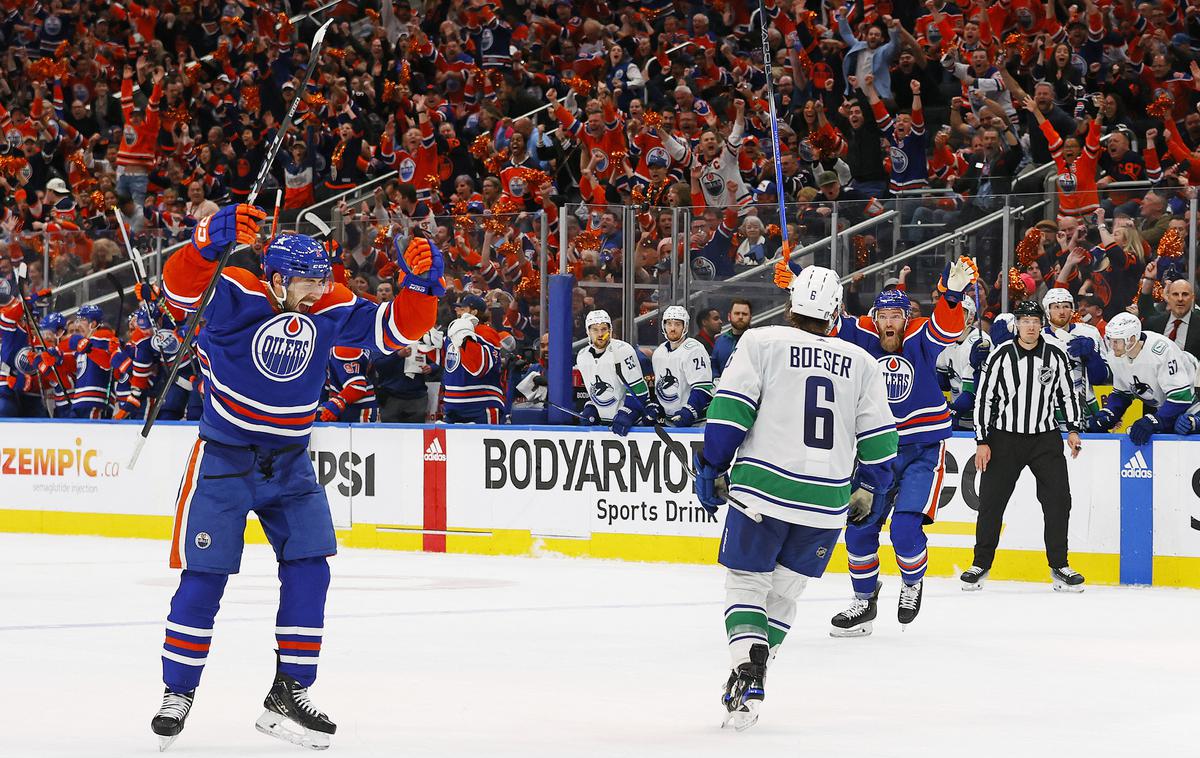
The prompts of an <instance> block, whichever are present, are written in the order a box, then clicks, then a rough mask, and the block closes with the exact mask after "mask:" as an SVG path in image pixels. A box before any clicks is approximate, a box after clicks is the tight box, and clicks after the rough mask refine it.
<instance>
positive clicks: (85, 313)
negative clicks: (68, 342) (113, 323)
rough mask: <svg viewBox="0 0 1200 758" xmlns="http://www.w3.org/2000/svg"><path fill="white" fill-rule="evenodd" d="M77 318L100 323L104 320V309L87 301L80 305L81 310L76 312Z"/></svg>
mask: <svg viewBox="0 0 1200 758" xmlns="http://www.w3.org/2000/svg"><path fill="white" fill-rule="evenodd" d="M75 316H76V318H81V319H84V320H85V321H95V322H96V323H99V322H101V321H103V320H104V311H102V310H101V309H100V306H98V305H92V304H91V303H85V304H84V305H81V306H79V310H78V311H76V312H75Z"/></svg>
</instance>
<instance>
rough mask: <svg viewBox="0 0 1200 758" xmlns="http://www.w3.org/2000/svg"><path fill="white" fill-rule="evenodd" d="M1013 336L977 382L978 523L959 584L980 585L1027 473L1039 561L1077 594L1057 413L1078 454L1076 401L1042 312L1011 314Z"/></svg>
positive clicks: (1030, 306)
mask: <svg viewBox="0 0 1200 758" xmlns="http://www.w3.org/2000/svg"><path fill="white" fill-rule="evenodd" d="M1013 316H1014V320H1015V322H1016V330H1017V336H1016V339H1014V340H1013V341H1012V342H1007V343H1005V344H1003V345H1001V346H999V347H997V348H996V349H995V350H993V351H992V353H991V355H989V356H988V359H987V361H986V362H985V363H984V364H983V366H982V374H983V376H982V379H981V380H980V381H978V382H976V388H977V394H976V397H975V442H976V443H977V445H978V447H977V448H976V451H975V466H976V468H978V469H979V471H980V472H981V478H980V482H979V519H978V521H977V523H976V525H975V560H974V563H973V565H972V566H971V568H969V569H967V570H966V571H964V572H963V574H962V576H961V577H960V578H961V579H962V582H963V589H964V590H978V589H981V588H982V586H983V581H984V579H985V578H986V577H987V574H988V571H989V570H990V569H991V567H992V561H993V559H994V558H995V557H996V546H997V545H998V544H999V543H1000V526H1001V523H1002V521H1003V518H1004V509H1005V508H1006V507H1008V500H1009V498H1010V497H1011V496H1012V492H1013V488H1014V487H1015V486H1016V484H1017V478H1018V477H1019V476H1020V475H1021V471H1022V470H1023V469H1025V468H1026V467H1028V468H1029V470H1030V471H1031V472H1033V476H1034V478H1035V479H1037V497H1038V500H1039V501H1040V502H1041V504H1042V513H1043V514H1044V515H1045V518H1046V531H1045V536H1046V559H1047V560H1048V561H1049V563H1050V578H1051V579H1052V580H1053V582H1054V588H1055V589H1056V590H1065V591H1072V592H1082V591H1083V587H1082V585H1083V575H1082V574H1080V573H1078V572H1077V571H1073V570H1072V569H1071V567H1070V566H1068V565H1067V522H1068V519H1069V517H1070V513H1071V485H1070V482H1069V480H1068V479H1067V459H1066V457H1065V456H1064V455H1063V445H1062V433H1061V432H1060V431H1059V421H1058V420H1056V418H1055V411H1056V410H1057V411H1060V418H1061V419H1063V420H1064V422H1065V424H1066V428H1067V430H1068V434H1067V445H1068V447H1070V448H1071V457H1072V458H1074V457H1076V456H1078V455H1079V449H1080V447H1081V445H1080V442H1079V419H1080V406H1079V398H1078V397H1077V396H1076V394H1075V389H1074V385H1073V383H1072V381H1071V361H1070V359H1069V358H1068V357H1067V354H1066V352H1065V351H1063V350H1062V348H1060V347H1058V346H1056V345H1052V344H1050V343H1048V342H1047V341H1046V338H1045V336H1044V335H1043V334H1042V326H1043V325H1044V323H1045V312H1044V311H1043V310H1042V307H1041V306H1040V305H1038V304H1037V302H1035V301H1033V300H1026V301H1024V302H1022V303H1020V304H1019V305H1018V306H1017V307H1016V308H1015V309H1014V310H1013Z"/></svg>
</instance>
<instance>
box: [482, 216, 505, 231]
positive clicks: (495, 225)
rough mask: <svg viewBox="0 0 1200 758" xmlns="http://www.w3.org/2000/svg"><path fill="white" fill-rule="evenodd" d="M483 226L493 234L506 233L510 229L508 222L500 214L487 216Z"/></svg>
mask: <svg viewBox="0 0 1200 758" xmlns="http://www.w3.org/2000/svg"><path fill="white" fill-rule="evenodd" d="M483 228H484V229H486V230H487V231H489V232H491V233H492V234H494V235H495V234H504V233H505V232H507V231H508V222H507V221H506V220H505V219H503V218H500V217H499V216H485V217H484V219H483Z"/></svg>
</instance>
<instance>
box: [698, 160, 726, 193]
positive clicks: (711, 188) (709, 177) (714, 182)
mask: <svg viewBox="0 0 1200 758" xmlns="http://www.w3.org/2000/svg"><path fill="white" fill-rule="evenodd" d="M705 168H707V169H708V170H707V171H705V172H704V173H703V174H701V175H700V184H701V186H703V187H704V191H705V192H707V193H708V194H709V195H711V196H712V197H719V196H720V195H721V193H722V192H724V191H725V180H724V179H722V178H721V175H720V174H719V173H717V170H718V169H720V168H721V159H720V158H717V159H715V160H714V161H713V162H712V163H710V164H708V166H706V167H705Z"/></svg>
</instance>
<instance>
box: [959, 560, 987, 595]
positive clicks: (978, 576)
mask: <svg viewBox="0 0 1200 758" xmlns="http://www.w3.org/2000/svg"><path fill="white" fill-rule="evenodd" d="M988 573H989V570H988V569H983V568H979V567H978V566H972V567H971V568H969V569H967V570H966V571H964V572H962V575H961V576H960V577H958V580H959V581H960V582H962V588H963V592H975V591H977V590H981V589H983V583H984V582H985V581H987V577H988Z"/></svg>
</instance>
